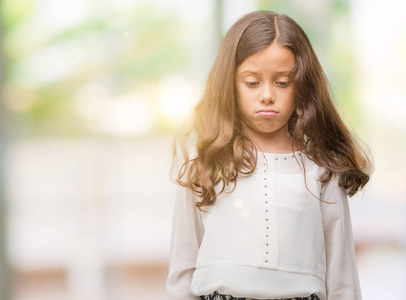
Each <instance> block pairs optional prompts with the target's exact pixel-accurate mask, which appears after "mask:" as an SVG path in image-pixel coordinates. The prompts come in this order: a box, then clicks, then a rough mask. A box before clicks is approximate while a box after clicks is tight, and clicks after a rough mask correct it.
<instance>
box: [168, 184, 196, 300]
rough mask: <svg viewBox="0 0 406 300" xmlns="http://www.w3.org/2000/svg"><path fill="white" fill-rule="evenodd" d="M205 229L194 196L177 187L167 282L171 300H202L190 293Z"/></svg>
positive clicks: (186, 190)
mask: <svg viewBox="0 0 406 300" xmlns="http://www.w3.org/2000/svg"><path fill="white" fill-rule="evenodd" d="M203 234H204V228H203V223H202V220H201V215H200V211H199V210H198V209H197V208H196V200H195V195H194V194H193V193H192V192H191V191H190V190H188V189H186V188H183V187H181V186H179V187H178V190H177V197H176V199H175V210H174V214H173V223H172V236H171V247H170V256H169V275H168V278H167V281H166V290H167V295H168V300H189V299H190V300H191V299H199V297H196V296H194V295H192V294H191V293H190V283H191V280H192V274H193V272H194V270H195V266H196V259H197V254H198V251H199V247H200V243H201V240H202V238H203Z"/></svg>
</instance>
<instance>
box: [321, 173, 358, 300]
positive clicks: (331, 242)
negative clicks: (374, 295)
mask: <svg viewBox="0 0 406 300" xmlns="http://www.w3.org/2000/svg"><path fill="white" fill-rule="evenodd" d="M338 179H339V178H338V176H334V177H332V178H331V180H330V181H329V182H328V183H326V184H324V185H323V187H322V199H323V200H324V201H327V202H334V204H327V203H323V202H320V203H321V207H322V217H323V228H324V243H325V249H326V278H325V284H326V292H327V299H328V300H360V299H361V289H360V284H359V278H358V269H357V261H356V256H355V248H354V240H353V233H352V225H351V216H350V210H349V206H348V198H347V194H346V193H345V190H344V188H342V187H340V186H339V185H338Z"/></svg>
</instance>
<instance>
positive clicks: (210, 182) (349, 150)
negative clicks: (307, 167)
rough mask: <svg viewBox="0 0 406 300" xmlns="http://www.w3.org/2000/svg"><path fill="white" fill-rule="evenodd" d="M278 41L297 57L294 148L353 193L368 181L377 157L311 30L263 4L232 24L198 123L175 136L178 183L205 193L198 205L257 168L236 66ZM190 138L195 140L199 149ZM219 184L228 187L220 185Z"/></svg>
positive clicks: (291, 128)
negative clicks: (340, 100)
mask: <svg viewBox="0 0 406 300" xmlns="http://www.w3.org/2000/svg"><path fill="white" fill-rule="evenodd" d="M272 43H277V44H278V45H280V46H284V47H287V48H289V49H290V50H292V51H293V53H294V54H295V57H296V64H295V67H294V70H293V72H292V73H293V75H292V80H293V83H294V84H293V89H294V93H295V103H296V107H295V111H294V112H293V113H292V116H291V117H290V119H289V121H288V131H289V134H290V135H291V136H292V137H293V142H292V152H295V151H296V150H297V149H298V148H297V147H296V146H297V145H299V146H300V148H302V149H304V150H303V151H302V152H304V153H305V154H306V155H307V157H309V158H310V159H311V160H312V161H314V162H315V163H316V164H318V165H319V166H321V167H325V168H326V172H325V173H324V174H323V175H322V176H321V178H319V180H320V182H322V183H325V182H328V181H329V180H330V179H331V176H332V175H333V173H335V174H338V175H339V176H340V179H339V185H340V186H342V187H344V188H345V189H346V192H347V194H348V195H349V196H353V195H354V194H355V193H356V192H357V191H358V190H359V189H361V188H362V187H364V186H365V184H366V183H367V182H368V181H369V178H370V174H371V172H372V169H373V163H372V159H371V158H370V157H369V155H368V154H367V152H366V151H365V150H364V149H363V148H362V147H361V146H360V145H359V143H358V142H357V140H356V139H355V137H353V136H352V134H351V133H350V131H349V130H348V129H347V127H346V126H345V124H344V122H343V121H342V119H341V118H340V116H339V114H338V112H337V110H336V108H335V106H334V103H333V101H332V99H331V96H330V93H329V90H328V81H327V78H326V76H325V74H324V72H323V69H322V67H321V65H320V63H319V61H318V59H317V56H316V54H315V52H314V50H313V48H312V46H311V44H310V42H309V39H308V38H307V36H306V34H305V33H304V31H303V30H302V29H301V28H300V26H299V25H298V24H297V23H296V22H295V21H293V20H292V19H291V18H289V17H288V16H286V15H283V14H277V13H274V12H270V11H257V12H253V13H249V14H247V15H245V16H244V17H242V18H241V19H240V20H238V21H237V22H236V23H235V24H234V25H233V26H232V27H231V29H230V30H229V31H228V33H227V35H226V36H225V38H224V41H223V43H222V45H221V48H220V51H219V53H218V56H217V58H216V60H215V62H214V65H213V67H212V69H211V72H210V74H209V76H208V79H207V83H206V88H205V90H204V93H203V96H202V98H201V100H200V101H199V103H198V104H197V106H196V107H195V110H194V114H193V122H192V124H191V126H190V128H189V129H188V130H187V131H186V132H185V133H183V134H182V135H181V136H180V137H178V138H177V139H175V142H174V164H173V166H175V165H176V162H177V159H178V158H179V156H180V153H181V154H182V158H181V159H182V162H181V164H180V165H177V166H178V167H179V168H178V170H179V172H178V174H177V182H178V183H179V184H180V185H182V186H184V187H186V188H189V189H191V190H192V191H193V192H194V193H195V194H196V195H197V196H199V197H200V198H201V201H199V202H197V203H196V205H197V207H198V208H199V209H201V208H202V207H204V206H209V205H213V204H214V203H215V202H216V199H217V197H218V196H219V195H220V194H221V193H222V192H224V191H225V189H226V188H227V187H229V186H230V184H233V188H232V189H234V188H235V184H236V180H237V177H238V174H239V173H242V174H251V173H252V172H254V170H255V167H256V159H257V153H256V145H255V144H254V142H253V141H251V140H250V139H249V138H248V137H247V136H246V135H245V134H244V132H243V130H242V120H241V116H240V114H239V111H238V107H237V102H236V92H235V83H234V81H235V73H236V69H237V67H238V66H239V65H240V64H241V63H242V62H243V61H244V60H245V59H246V58H248V57H249V56H251V55H253V54H254V53H256V52H258V51H261V50H263V49H264V48H266V47H267V46H269V45H271V44H272ZM190 142H192V143H193V144H194V146H195V149H194V150H195V153H193V154H191V152H190V150H191V149H190ZM175 168H176V167H175ZM218 184H221V188H220V189H219V190H217V191H216V189H215V187H216V186H217V185H218Z"/></svg>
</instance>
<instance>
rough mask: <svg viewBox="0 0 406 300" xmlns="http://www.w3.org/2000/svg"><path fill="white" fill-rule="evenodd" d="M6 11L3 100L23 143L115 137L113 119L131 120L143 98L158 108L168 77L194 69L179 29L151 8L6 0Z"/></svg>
mask: <svg viewBox="0 0 406 300" xmlns="http://www.w3.org/2000/svg"><path fill="white" fill-rule="evenodd" d="M118 3H119V4H120V1H119V2H118ZM1 11H2V18H3V24H4V25H3V27H4V29H3V31H4V37H3V45H4V55H5V60H6V74H5V85H4V89H3V90H4V92H3V95H2V96H3V101H5V104H6V107H7V109H8V111H9V113H10V114H11V116H12V117H13V120H14V121H15V126H14V128H15V134H17V135H20V134H21V135H30V136H33V135H34V136H44V135H46V136H49V135H58V136H72V135H83V134H91V133H93V134H103V133H108V132H109V130H110V131H111V132H114V126H115V125H114V120H113V121H111V120H110V121H108V119H109V118H110V117H111V115H114V114H115V115H116V119H117V118H121V119H123V118H124V119H125V118H127V119H130V118H131V116H129V112H131V111H132V112H134V111H136V110H137V108H139V107H141V108H142V106H143V104H142V103H139V102H140V100H139V99H138V98H140V97H141V98H142V96H140V95H142V94H143V93H146V92H148V94H149V95H152V97H148V101H152V102H153V101H156V97H154V93H151V91H154V89H155V90H156V84H157V82H158V81H159V80H160V79H161V78H162V76H164V75H165V74H167V73H170V72H176V71H179V70H180V69H182V68H183V67H184V66H185V65H186V64H187V63H188V59H189V58H188V53H187V52H186V51H184V44H183V43H184V40H182V38H181V35H180V34H179V32H181V30H182V27H181V24H180V22H179V21H178V19H177V18H176V17H174V16H173V15H171V13H170V12H167V11H163V10H159V9H158V8H156V7H155V6H154V5H152V4H150V3H149V1H136V3H135V4H131V3H129V2H127V6H123V5H117V4H115V3H114V1H102V2H100V3H98V2H97V1H96V2H95V1H90V0H77V1H73V0H72V1H46V0H41V1H33V0H5V1H2V7H1ZM123 98H125V99H126V100H125V101H124V100H123ZM117 101H119V102H120V101H121V103H123V102H125V105H121V106H120V105H116V104H117V103H116V102H117ZM126 110H127V111H128V112H127V115H125V114H126ZM123 114H124V115H123ZM134 118H137V116H136V114H134ZM106 120H107V121H106ZM103 122H107V124H103ZM112 122H113V124H112ZM132 122H133V123H134V122H136V120H133V121H132ZM134 126H135V125H134V124H133V127H134ZM116 129H117V128H116ZM156 130H159V128H157V129H156ZM119 131H120V130H119ZM121 131H123V130H121ZM124 131H125V130H124Z"/></svg>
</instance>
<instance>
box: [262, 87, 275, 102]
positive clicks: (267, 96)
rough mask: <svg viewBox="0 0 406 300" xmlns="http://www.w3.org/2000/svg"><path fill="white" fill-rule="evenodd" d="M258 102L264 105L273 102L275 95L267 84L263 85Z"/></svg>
mask: <svg viewBox="0 0 406 300" xmlns="http://www.w3.org/2000/svg"><path fill="white" fill-rule="evenodd" d="M260 101H261V102H262V103H264V104H269V103H273V102H275V95H274V93H273V90H272V88H271V86H270V85H268V84H264V85H263V88H262V91H261V97H260Z"/></svg>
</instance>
